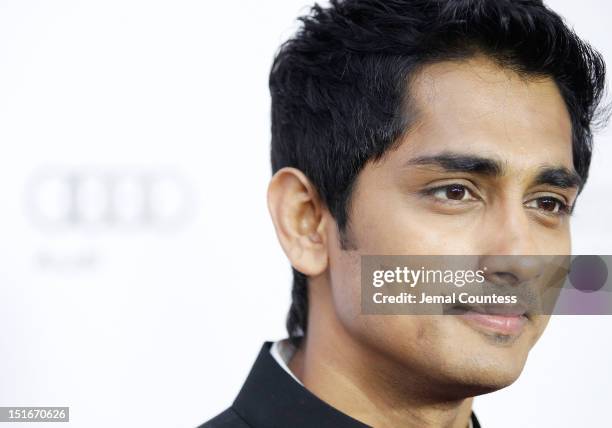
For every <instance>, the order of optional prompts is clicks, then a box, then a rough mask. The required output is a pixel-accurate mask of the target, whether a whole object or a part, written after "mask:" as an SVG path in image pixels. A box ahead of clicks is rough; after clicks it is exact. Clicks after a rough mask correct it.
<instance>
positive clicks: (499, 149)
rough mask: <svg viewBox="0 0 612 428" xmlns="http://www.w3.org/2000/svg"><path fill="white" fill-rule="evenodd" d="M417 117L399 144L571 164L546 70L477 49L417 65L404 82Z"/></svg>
mask: <svg viewBox="0 0 612 428" xmlns="http://www.w3.org/2000/svg"><path fill="white" fill-rule="evenodd" d="M410 99H411V102H412V103H413V106H414V107H415V110H416V116H417V120H416V123H415V124H414V126H413V128H412V130H411V132H410V133H409V135H408V136H407V139H410V140H411V141H410V144H402V146H405V147H402V148H401V149H403V150H408V151H410V152H413V153H417V154H419V155H421V154H428V153H429V154H433V153H437V152H440V151H457V150H461V151H466V152H470V153H476V154H479V155H488V156H491V157H495V158H500V159H501V160H503V161H504V162H505V163H508V164H509V166H510V167H512V165H514V166H515V167H517V168H520V167H524V168H528V167H530V166H533V165H535V164H542V163H547V164H549V163H554V164H559V165H565V166H567V167H568V168H570V167H572V128H571V121H570V117H569V113H568V111H567V108H566V106H565V102H564V100H563V98H562V96H561V93H560V92H559V89H558V87H557V85H556V84H555V82H554V81H553V80H552V79H551V78H546V77H540V78H533V77H525V76H521V75H519V74H517V73H515V72H513V71H512V70H509V69H506V68H502V67H500V66H498V65H497V64H495V63H493V62H492V61H491V60H489V59H487V58H485V57H476V58H472V59H469V60H464V61H448V62H440V63H435V64H431V65H427V66H425V67H423V68H422V69H421V70H420V71H419V72H418V73H417V74H416V75H415V76H414V78H413V80H412V81H411V85H410Z"/></svg>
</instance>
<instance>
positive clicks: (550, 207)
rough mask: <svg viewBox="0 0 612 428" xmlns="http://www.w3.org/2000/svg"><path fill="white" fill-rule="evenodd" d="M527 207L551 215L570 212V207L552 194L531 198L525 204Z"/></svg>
mask: <svg viewBox="0 0 612 428" xmlns="http://www.w3.org/2000/svg"><path fill="white" fill-rule="evenodd" d="M527 207H529V208H535V209H537V210H539V211H541V212H542V213H545V214H551V215H559V216H561V215H568V214H571V207H570V206H568V205H567V204H566V203H565V202H563V201H561V200H560V199H557V198H554V197H552V196H542V197H540V198H536V199H533V200H531V201H529V203H528V204H527Z"/></svg>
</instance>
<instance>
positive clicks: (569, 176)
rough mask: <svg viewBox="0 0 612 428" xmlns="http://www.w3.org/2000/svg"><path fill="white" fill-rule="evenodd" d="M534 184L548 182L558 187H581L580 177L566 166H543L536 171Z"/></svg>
mask: <svg viewBox="0 0 612 428" xmlns="http://www.w3.org/2000/svg"><path fill="white" fill-rule="evenodd" d="M535 183H536V184H548V185H550V186H554V187H558V188H560V189H569V188H572V187H577V188H580V187H582V184H583V181H582V177H580V175H579V174H578V173H577V172H576V171H573V170H569V169H568V168H566V167H551V166H549V167H544V168H542V170H541V171H540V172H539V173H538V175H537V177H536V179H535Z"/></svg>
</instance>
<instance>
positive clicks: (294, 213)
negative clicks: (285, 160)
mask: <svg viewBox="0 0 612 428" xmlns="http://www.w3.org/2000/svg"><path fill="white" fill-rule="evenodd" d="M268 210H269V211H270V215H271V217H272V221H273V223H274V228H275V230H276V234H277V236H278V240H279V242H280V244H281V246H282V247H283V250H284V252H285V254H286V255H287V257H288V258H289V261H290V262H291V265H292V266H293V267H294V268H295V269H297V270H298V271H300V272H302V273H303V274H305V275H310V276H314V275H319V274H320V273H322V272H324V271H325V269H327V246H326V242H325V239H324V236H325V220H324V217H325V216H324V211H325V208H324V207H323V204H322V202H321V200H320V198H319V195H318V192H317V191H316V189H315V188H314V186H313V184H312V183H311V182H310V180H309V179H308V178H307V177H306V176H305V175H304V173H303V172H302V171H300V170H299V169H296V168H290V167H286V168H282V169H280V170H279V171H277V172H276V173H275V174H274V176H273V177H272V180H271V181H270V184H269V186H268Z"/></svg>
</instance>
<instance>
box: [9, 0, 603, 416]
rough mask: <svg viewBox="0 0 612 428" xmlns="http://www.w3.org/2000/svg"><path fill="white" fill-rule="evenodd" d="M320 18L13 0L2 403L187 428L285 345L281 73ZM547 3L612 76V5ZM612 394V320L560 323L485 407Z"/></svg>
mask: <svg viewBox="0 0 612 428" xmlns="http://www.w3.org/2000/svg"><path fill="white" fill-rule="evenodd" d="M309 4H310V1H308V0H275V1H273V0H259V1H257V2H255V1H247V0H242V1H237V0H236V1H215V2H213V1H203V0H201V1H177V0H174V1H169V0H166V1H151V0H147V1H144V0H140V1H137V0H121V1H117V0H106V1H97V2H94V1H88V2H78V1H67V0H56V1H24V0H0V142H1V147H2V152H1V155H0V198H1V199H0V204H1V205H0V207H1V209H0V333H1V334H0V406H37V405H38V406H54V405H55V406H70V418H71V421H70V423H69V424H65V426H71V427H72V426H73V427H109V426H113V427H119V426H125V427H127V426H130V427H133V426H147V427H168V426H175V427H193V426H196V425H198V424H199V423H201V422H203V421H204V420H206V419H208V418H209V417H211V416H213V415H214V414H216V413H217V412H219V411H221V410H222V409H223V408H225V407H226V406H227V405H229V404H230V402H231V401H232V400H233V398H234V396H235V394H236V393H237V392H238V390H239V388H240V385H241V384H242V381H243V380H244V377H245V376H246V374H247V372H248V370H249V368H250V365H251V363H252V361H253V359H254V358H255V356H256V354H257V352H258V350H259V347H260V346H261V343H262V342H263V341H264V340H273V339H278V338H281V337H283V336H284V319H285V313H286V309H287V307H288V304H289V290H290V270H289V265H288V263H287V262H286V261H285V257H284V255H283V253H282V252H281V250H280V247H279V246H278V244H277V242H276V237H275V235H274V231H273V228H272V224H271V221H270V220H269V218H268V213H267V209H266V203H265V190H266V185H267V181H268V179H269V175H270V167H269V155H268V153H269V125H270V124H269V95H268V88H267V77H268V72H269V67H270V64H271V61H272V57H273V54H274V52H275V51H276V49H277V47H278V45H279V44H280V43H281V42H282V41H283V40H284V39H285V38H286V37H288V36H289V35H290V34H291V33H292V31H293V30H294V29H295V26H296V24H295V18H296V17H297V16H298V15H300V14H303V13H304V12H306V11H307V9H308V5H309ZM549 4H550V5H551V6H552V7H553V8H555V9H556V10H557V11H559V12H560V13H561V14H562V15H564V16H565V17H566V18H567V19H568V21H569V22H570V23H571V24H572V25H574V26H575V28H576V30H577V31H578V33H579V34H580V35H582V36H583V37H585V38H586V39H587V40H590V41H591V42H592V43H593V44H594V45H595V46H596V47H597V48H598V49H599V50H601V51H602V52H603V53H604V55H605V57H606V58H607V62H608V63H609V64H612V37H610V36H611V33H612V32H611V30H610V24H609V17H610V16H611V15H612V13H611V12H612V8H611V6H610V5H609V3H608V2H604V1H603V0H583V1H580V2H576V1H572V0H554V1H553V0H551V1H550V2H549ZM596 145H597V147H596V150H595V156H594V162H593V167H592V173H591V178H590V182H589V185H588V186H587V189H586V190H585V191H584V193H583V195H582V196H581V199H580V200H579V207H578V209H577V213H576V215H575V218H574V224H573V233H574V252H575V253H583V254H610V253H612V228H611V227H610V223H609V222H610V219H611V218H612V202H611V200H610V197H611V196H612V190H611V188H610V185H611V184H612V183H611V179H612V172H611V170H610V168H609V165H610V162H611V161H612V132H610V131H608V132H607V133H600V134H599V135H598V137H597V140H596ZM611 383H612V317H610V316H609V317H605V316H602V317H587V316H583V317H567V316H565V317H563V316H558V317H556V318H555V319H553V321H552V322H551V324H550V326H549V329H548V331H547V332H546V334H545V335H544V337H543V339H542V340H541V342H540V343H539V344H538V345H537V346H536V348H535V349H534V351H533V352H532V355H531V357H530V360H529V362H528V365H527V367H526V369H525V372H524V374H523V376H522V377H521V378H520V380H519V381H518V382H517V383H516V384H514V385H513V386H511V387H509V388H507V389H506V390H503V391H500V392H497V393H494V394H491V395H490V396H485V397H481V398H478V399H477V401H476V404H475V409H476V411H477V414H478V415H479V417H480V419H481V420H482V422H483V424H484V426H485V427H502V428H503V427H516V426H521V427H570V426H571V427H574V426H590V427H604V426H610V425H609V424H610V422H609V420H610V418H612V415H611V410H610V408H611V407H610V403H611V402H612V391H611V389H610V388H611V385H610V384H611ZM526 421H527V422H526ZM6 425H7V426H8V424H6ZM36 425H37V424H33V425H32V426H36ZM3 426H4V425H3ZM41 426H47V425H41Z"/></svg>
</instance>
